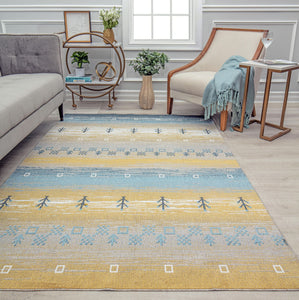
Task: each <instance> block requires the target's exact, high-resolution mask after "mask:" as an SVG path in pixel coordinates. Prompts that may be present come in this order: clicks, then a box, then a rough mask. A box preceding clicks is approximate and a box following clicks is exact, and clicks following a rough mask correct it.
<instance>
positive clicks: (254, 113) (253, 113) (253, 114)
mask: <svg viewBox="0 0 299 300" xmlns="http://www.w3.org/2000/svg"><path fill="white" fill-rule="evenodd" d="M251 116H252V117H255V116H256V110H255V105H254V104H253V110H252V113H251Z"/></svg>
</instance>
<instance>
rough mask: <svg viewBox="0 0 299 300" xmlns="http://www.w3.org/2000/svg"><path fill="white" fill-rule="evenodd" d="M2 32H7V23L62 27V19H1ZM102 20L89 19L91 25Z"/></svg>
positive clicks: (97, 23)
mask: <svg viewBox="0 0 299 300" xmlns="http://www.w3.org/2000/svg"><path fill="white" fill-rule="evenodd" d="M0 24H1V29H2V33H7V26H9V25H19V26H22V25H24V26H26V25H39V24H40V25H59V26H62V27H64V20H1V21H0ZM101 24H102V21H100V20H98V21H94V20H91V25H101Z"/></svg>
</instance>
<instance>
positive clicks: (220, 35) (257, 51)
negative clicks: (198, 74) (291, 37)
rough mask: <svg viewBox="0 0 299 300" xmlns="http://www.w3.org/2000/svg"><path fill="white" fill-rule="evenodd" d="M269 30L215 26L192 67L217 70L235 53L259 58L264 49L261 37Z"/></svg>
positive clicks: (248, 57) (245, 56)
mask: <svg viewBox="0 0 299 300" xmlns="http://www.w3.org/2000/svg"><path fill="white" fill-rule="evenodd" d="M267 32H268V30H257V29H236V28H213V30H212V33H211V35H210V38H209V40H208V42H207V44H206V46H205V48H204V49H203V51H202V53H201V54H200V55H199V56H198V57H197V58H196V59H195V61H194V62H195V63H194V64H193V66H192V67H191V68H192V69H194V71H196V70H201V71H213V72H217V71H218V70H219V69H220V68H221V66H222V65H223V63H224V62H225V61H226V60H227V59H228V58H230V57H231V56H233V55H240V56H243V57H244V58H246V59H248V60H251V59H258V58H259V57H260V55H261V52H262V49H263V44H262V42H261V39H262V37H264V36H266V35H267ZM189 70H190V69H189Z"/></svg>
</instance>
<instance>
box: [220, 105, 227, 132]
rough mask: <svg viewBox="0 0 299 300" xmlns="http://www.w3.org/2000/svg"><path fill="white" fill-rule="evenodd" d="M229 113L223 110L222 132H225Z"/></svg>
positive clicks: (221, 118)
mask: <svg viewBox="0 0 299 300" xmlns="http://www.w3.org/2000/svg"><path fill="white" fill-rule="evenodd" d="M227 116H228V111H227V110H223V111H222V112H221V115H220V130H222V131H225V130H226V126H227Z"/></svg>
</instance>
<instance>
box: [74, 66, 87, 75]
mask: <svg viewBox="0 0 299 300" xmlns="http://www.w3.org/2000/svg"><path fill="white" fill-rule="evenodd" d="M75 74H76V76H80V77H82V76H85V69H84V68H76V70H75Z"/></svg>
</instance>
